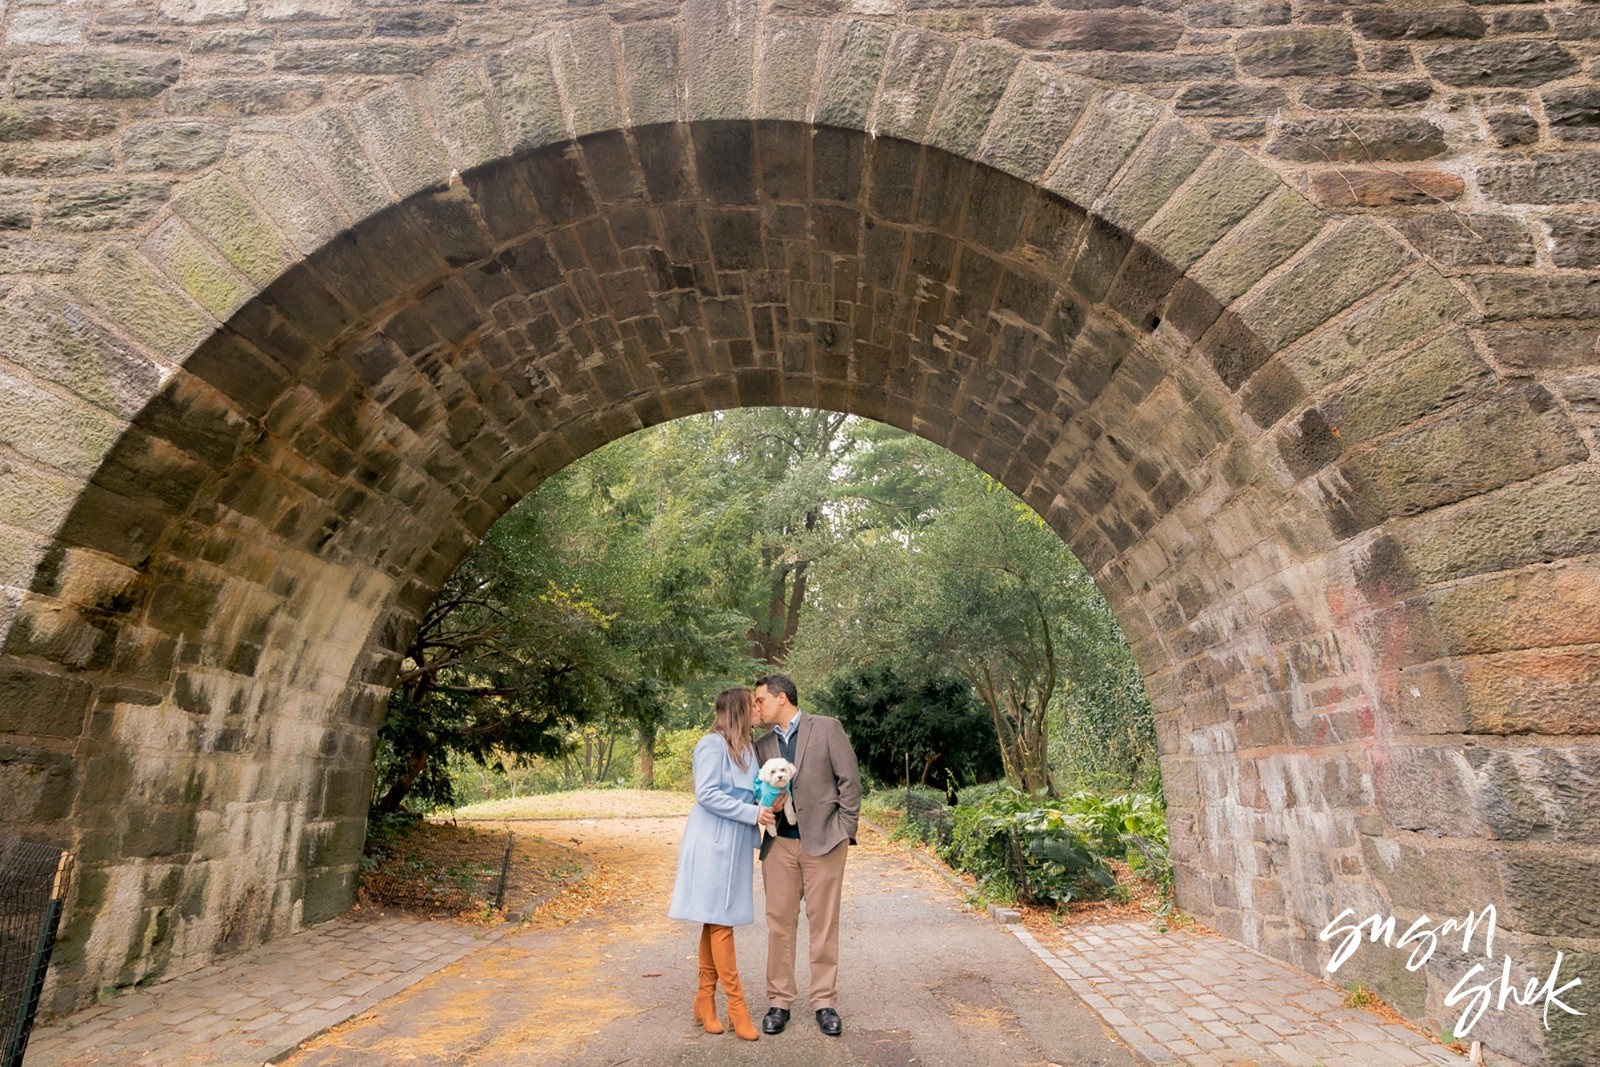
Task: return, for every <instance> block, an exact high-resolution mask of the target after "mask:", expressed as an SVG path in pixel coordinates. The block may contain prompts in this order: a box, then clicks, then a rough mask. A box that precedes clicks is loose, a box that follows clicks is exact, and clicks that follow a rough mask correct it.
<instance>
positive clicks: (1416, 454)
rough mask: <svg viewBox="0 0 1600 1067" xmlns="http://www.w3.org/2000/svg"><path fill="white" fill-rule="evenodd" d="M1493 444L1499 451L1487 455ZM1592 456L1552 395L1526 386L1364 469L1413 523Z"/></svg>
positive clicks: (1432, 427) (1391, 443)
mask: <svg viewBox="0 0 1600 1067" xmlns="http://www.w3.org/2000/svg"><path fill="white" fill-rule="evenodd" d="M1486 441H1492V442H1494V447H1493V448H1492V449H1491V448H1485V447H1484V444H1483V443H1484V442H1486ZM1585 455H1587V450H1586V449H1585V448H1584V446H1583V444H1582V439H1581V438H1580V437H1579V436H1578V434H1577V431H1576V429H1575V428H1574V427H1573V426H1572V423H1571V421H1570V420H1569V419H1568V418H1567V416H1566V415H1565V413H1563V412H1562V411H1561V409H1560V408H1558V407H1557V406H1556V404H1555V402H1554V399H1553V398H1552V397H1551V396H1550V394H1549V392H1548V391H1547V390H1546V389H1544V388H1543V387H1542V386H1538V385H1534V384H1526V385H1523V386H1520V387H1512V388H1508V389H1506V390H1504V391H1503V392H1502V393H1501V394H1499V395H1498V396H1495V397H1492V398H1490V399H1488V400H1485V401H1483V402H1482V403H1478V404H1474V405H1471V406H1469V407H1467V408H1465V409H1463V410H1461V411H1459V412H1457V413H1455V414H1452V415H1451V416H1449V417H1447V418H1443V419H1440V420H1439V421H1436V422H1433V423H1430V424H1429V425H1427V426H1425V427H1423V428H1420V429H1418V430H1415V431H1412V432H1410V433H1407V434H1403V435H1401V436H1399V437H1396V438H1391V439H1389V440H1387V441H1385V442H1384V443H1383V444H1381V445H1378V446H1375V447H1374V448H1373V449H1372V450H1371V451H1370V452H1366V453H1364V454H1363V455H1362V456H1361V459H1360V462H1361V464H1362V466H1363V467H1365V468H1366V469H1367V470H1368V472H1369V473H1370V474H1371V476H1372V479H1373V482H1374V483H1375V484H1376V485H1377V487H1378V491H1379V493H1380V495H1381V496H1382V497H1383V499H1384V500H1385V501H1386V502H1387V503H1388V505H1389V506H1390V508H1391V510H1392V511H1394V512H1395V513H1397V514H1402V515H1413V514H1417V513H1419V512H1422V511H1426V510H1429V509H1431V508H1435V507H1439V506H1441V505H1443V504H1449V503H1452V502H1454V501H1457V500H1463V499H1465V498H1467V497H1469V496H1475V495H1477V494H1479V493H1486V492H1489V491H1490V490H1493V489H1498V488H1499V487H1501V486H1502V485H1507V484H1509V483H1511V482H1516V481H1522V480H1524V479H1527V478H1531V477H1533V476H1534V475H1537V474H1540V473H1543V472H1544V471H1548V470H1553V469H1555V468H1556V467H1560V466H1563V465H1565V464H1567V463H1573V462H1577V461H1578V460H1579V459H1580V458H1582V457H1583V456H1585Z"/></svg>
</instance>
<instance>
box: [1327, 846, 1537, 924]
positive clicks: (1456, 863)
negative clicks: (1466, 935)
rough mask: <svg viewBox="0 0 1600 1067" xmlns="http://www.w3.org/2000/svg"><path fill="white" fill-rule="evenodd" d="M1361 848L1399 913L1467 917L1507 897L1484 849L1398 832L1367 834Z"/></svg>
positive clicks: (1375, 876)
mask: <svg viewBox="0 0 1600 1067" xmlns="http://www.w3.org/2000/svg"><path fill="white" fill-rule="evenodd" d="M1361 849H1362V854H1363V858H1364V859H1365V860H1366V866H1367V870H1368V871H1369V872H1371V874H1372V876H1373V878H1374V879H1375V880H1376V881H1377V882H1378V884H1379V885H1380V886H1382V887H1383V888H1384V889H1385V890H1386V891H1387V896H1388V898H1389V902H1390V904H1391V906H1393V907H1394V908H1395V909H1396V910H1404V911H1412V912H1426V913H1427V914H1429V915H1436V916H1439V917H1440V918H1441V919H1443V918H1446V917H1455V918H1465V917H1466V915H1467V913H1468V912H1473V913H1477V912H1481V911H1482V910H1483V908H1484V906H1485V905H1487V904H1498V903H1499V902H1501V901H1504V900H1505V899H1506V891H1505V886H1504V884H1503V883H1502V882H1501V880H1500V877H1499V872H1498V871H1497V870H1496V869H1495V864H1494V863H1493V862H1492V854H1491V853H1489V851H1488V850H1487V849H1486V848H1484V847H1483V846H1482V845H1479V844H1464V843H1458V842H1453V841H1452V842H1445V841H1439V840H1435V839H1432V838H1429V837H1427V836H1425V835H1421V834H1410V833H1398V834H1388V835H1385V836H1383V837H1369V836H1363V837H1362V839H1361ZM1330 918H1331V916H1330Z"/></svg>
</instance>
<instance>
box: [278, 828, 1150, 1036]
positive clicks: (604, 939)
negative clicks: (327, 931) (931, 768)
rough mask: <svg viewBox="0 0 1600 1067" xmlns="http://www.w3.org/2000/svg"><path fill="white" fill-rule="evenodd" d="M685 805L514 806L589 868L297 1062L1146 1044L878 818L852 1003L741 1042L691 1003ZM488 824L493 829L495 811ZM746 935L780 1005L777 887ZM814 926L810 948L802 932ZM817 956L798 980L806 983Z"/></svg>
mask: <svg viewBox="0 0 1600 1067" xmlns="http://www.w3.org/2000/svg"><path fill="white" fill-rule="evenodd" d="M682 824H683V820H682V818H681V816H677V815H673V816H663V817H654V818H612V819H570V820H562V821H552V820H540V821H537V822H509V823H506V824H504V825H506V826H508V827H509V828H510V829H511V830H512V831H513V832H516V833H530V834H533V833H536V834H537V835H538V836H540V837H541V838H544V839H545V840H547V841H550V842H556V843H559V844H562V845H570V846H571V847H572V848H574V849H576V850H577V851H578V852H581V853H582V854H583V855H584V856H585V857H587V858H588V860H589V861H590V862H591V864H592V869H591V871H590V874H589V876H588V877H586V878H583V879H582V880H580V881H578V882H576V883H575V884H573V885H572V886H571V887H569V888H568V889H566V890H565V891H563V892H560V893H559V894H558V895H556V896H555V897H554V898H553V899H551V900H550V901H549V902H547V903H546V904H545V905H544V906H542V907H540V908H539V909H537V910H536V911H535V912H534V914H533V916H532V919H531V921H530V922H528V923H526V924H525V925H523V926H522V927H521V928H520V929H519V930H518V931H517V932H515V933H512V934H510V935H508V936H507V937H505V938H503V939H502V940H501V941H500V942H498V944H496V945H495V946H493V947H490V948H486V949H484V950H483V951H481V952H478V953H476V954H475V955H473V956H471V957H468V958H467V959H465V960H463V961H461V962H459V963H457V964H454V965H452V966H451V967H448V968H446V969H445V970H443V971H441V972H439V973H438V974H436V975H434V976H433V977H431V978H429V979H427V980H425V981H423V982H422V983H419V984H418V985H417V986H415V987H413V988H412V989H410V990H408V991H406V992H405V993H403V994H401V995H399V996H397V997H395V998H393V999H391V1000H389V1001H386V1002H384V1003H383V1004H381V1005H379V1006H378V1007H377V1008H376V1009H374V1010H373V1011H371V1012H368V1013H367V1014H365V1015H363V1016H360V1017H358V1018H356V1019H353V1020H351V1021H350V1022H348V1023H346V1024H344V1025H342V1026H339V1027H337V1028H335V1029H333V1030H331V1031H329V1032H327V1033H325V1034H323V1035H321V1036H319V1037H317V1038H315V1039H313V1040H312V1041H310V1042H308V1043H307V1044H306V1045H304V1046H302V1048H301V1049H300V1050H299V1051H298V1052H296V1053H294V1054H293V1055H292V1056H290V1057H289V1058H288V1059H286V1060H284V1061H282V1062H285V1063H288V1064H292V1065H295V1067H312V1065H325V1064H326V1065H332V1064H338V1065H341V1067H342V1065H355V1067H369V1065H370V1067H376V1065H379V1064H383V1065H390V1064H394V1065H400V1064H428V1065H444V1064H450V1065H462V1067H469V1065H470V1067H488V1065H491V1064H492V1065H500V1064H508V1065H523V1064H527V1065H532V1064H582V1065H588V1064H597V1065H598V1064H623V1063H626V1064H640V1065H645V1064H698V1063H730V1064H747V1063H748V1064H757V1063H759V1064H777V1065H780V1067H781V1065H784V1064H796V1065H798V1064H815V1065H827V1064H840V1065H845V1064H849V1065H856V1064H862V1065H866V1064H871V1065H882V1067H898V1065H911V1064H961V1065H962V1067H985V1065H994V1067H1001V1065H1004V1067H1017V1065H1021V1064H1040V1065H1042V1064H1062V1065H1066V1064H1082V1065H1085V1067H1088V1065H1102V1064H1104V1065H1110V1064H1119V1065H1121V1064H1135V1063H1140V1062H1142V1061H1141V1060H1140V1059H1139V1058H1138V1057H1137V1056H1135V1055H1134V1054H1133V1053H1132V1052H1131V1051H1129V1050H1128V1049H1127V1048H1126V1047H1124V1046H1122V1045H1120V1044H1119V1043H1118V1042H1117V1041H1116V1039H1115V1037H1114V1036H1112V1035H1111V1034H1110V1032H1109V1031H1108V1030H1107V1029H1106V1028H1105V1027H1103V1026H1102V1024H1101V1023H1100V1021H1099V1020H1098V1018H1097V1017H1096V1016H1094V1015H1093V1013H1091V1012H1089V1011H1088V1009H1087V1008H1085V1007H1084V1006H1083V1005H1082V1003H1081V1002H1079V1001H1078V1000H1077V998H1076V997H1074V996H1073V995H1072V993H1071V992H1070V991H1069V990H1068V989H1067V988H1066V986H1065V985H1064V984H1063V983H1061V982H1060V980H1059V979H1057V978H1056V977H1055V975H1053V974H1052V973H1051V972H1050V971H1049V970H1048V969H1047V968H1046V967H1045V966H1044V965H1043V964H1042V963H1040V962H1039V961H1038V959H1037V958H1036V957H1034V956H1033V954H1032V953H1031V952H1029V951H1028V949H1027V948H1026V947H1025V946H1023V945H1022V944H1021V943H1020V942H1018V941H1017V940H1016V938H1014V937H1012V936H1011V935H1010V934H1009V933H1007V932H1006V931H1004V930H1003V929H1001V928H999V927H997V926H996V925H995V924H994V923H993V922H992V921H990V920H989V919H988V918H987V917H985V916H982V915H978V914H974V913H973V912H972V911H971V910H970V909H968V908H966V907H965V906H964V896H963V894H962V893H961V892H960V891H959V889H957V888H952V886H951V885H950V884H949V883H948V882H947V881H946V879H945V878H944V877H942V876H941V875H940V874H939V873H938V872H937V871H935V870H934V869H932V868H931V867H930V866H928V865H927V864H926V863H924V862H923V861H922V860H920V859H919V858H917V857H915V856H912V855H909V854H908V853H906V852H905V851H903V850H901V849H900V848H899V847H898V846H895V845H892V844H890V843H888V842H885V841H883V840H882V839H881V838H879V837H877V836H876V835H872V834H864V835H863V840H862V844H861V846H860V847H858V848H855V849H852V851H851V855H850V860H849V867H848V869H847V873H846V879H845V881H846V895H845V902H844V911H843V919H842V924H841V925H842V933H841V951H840V955H841V967H840V1001H839V1011H840V1014H841V1015H842V1016H843V1017H844V1020H845V1034H844V1036H843V1037H841V1038H828V1037H825V1036H823V1035H822V1034H821V1033H820V1031H819V1030H818V1029H817V1026H816V1024H815V1022H814V1020H813V1019H812V1018H811V1011H810V1009H809V1006H808V1005H807V1004H806V1003H805V1002H804V999H803V993H802V1000H801V1001H799V1002H797V1003H796V1004H795V1005H794V1009H795V1013H794V1020H793V1022H792V1023H791V1025H790V1027H789V1029H788V1030H787V1031H785V1032H784V1033H783V1034H781V1035H778V1036H776V1037H768V1038H763V1039H762V1040H760V1041H757V1042H743V1041H740V1040H738V1039H737V1038H735V1037H734V1036H733V1035H732V1034H731V1033H730V1034H723V1035H717V1036H713V1035H707V1034H705V1033H703V1032H702V1031H700V1030H699V1029H698V1028H697V1027H695V1026H694V1025H693V1024H692V1023H691V1021H690V1005H691V1002H692V1000H693V996H694V985H695V971H696V958H695V944H696V940H697V937H698V934H699V929H698V927H695V926H692V925H691V924H687V923H679V922H675V921H673V920H671V919H668V918H667V917H666V914H665V911H666V902H667V900H668V898H669V897H670V895H671V886H672V878H673V875H674V872H675V870H676V856H677V845H678V837H679V834H680V832H681V829H682ZM480 825H485V827H486V828H487V824H480ZM756 884H757V900H756V915H757V917H758V918H757V922H756V923H755V924H754V925H752V926H747V927H741V928H739V930H738V931H737V935H736V942H737V946H738V954H739V960H740V970H741V974H742V976H743V978H744V981H745V984H746V988H747V990H748V993H749V997H750V1005H751V1011H752V1014H753V1015H755V1016H757V1017H759V1016H760V1015H761V1014H762V1012H764V1011H765V1009H766V1006H767V1004H766V998H765V995H764V992H763V991H764V988H765V979H764V966H765V962H764V961H765V958H766V939H765V929H764V923H763V921H762V920H761V918H760V917H761V915H762V914H763V908H764V902H763V899H762V894H761V891H760V878H759V872H758V877H757V880H756ZM801 927H802V928H801V932H800V945H801V955H802V957H803V956H804V946H805V944H806V943H807V935H806V931H805V924H804V922H803V921H802V924H801ZM807 970H808V969H807V967H806V964H805V962H804V960H803V959H802V960H801V962H800V964H799V967H798V975H797V978H798V982H799V987H800V989H801V990H802V991H804V990H805V988H806V975H807Z"/></svg>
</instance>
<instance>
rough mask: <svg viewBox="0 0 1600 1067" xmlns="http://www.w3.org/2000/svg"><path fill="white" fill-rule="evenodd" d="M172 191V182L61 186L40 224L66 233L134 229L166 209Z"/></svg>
mask: <svg viewBox="0 0 1600 1067" xmlns="http://www.w3.org/2000/svg"><path fill="white" fill-rule="evenodd" d="M171 191H172V186H171V184H170V183H169V182H165V181H151V180H135V179H124V180H122V181H116V182H110V181H102V182H76V183H72V184H66V185H57V186H55V187H54V188H52V189H51V191H50V195H49V197H48V198H47V199H46V200H45V206H44V213H43V215H42V216H41V217H40V223H41V225H43V226H44V227H46V228H48V229H51V230H56V231H58V232H64V233H90V232H97V231H102V230H122V229H130V228H132V227H134V226H137V225H139V224H140V223H142V222H144V221H145V220H147V219H149V218H150V217H151V216H152V215H154V214H155V213H156V212H158V211H160V210H161V209H162V208H163V207H165V206H166V203H167V197H168V196H169V195H170V194H171Z"/></svg>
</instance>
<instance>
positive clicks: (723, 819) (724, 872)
mask: <svg viewBox="0 0 1600 1067" xmlns="http://www.w3.org/2000/svg"><path fill="white" fill-rule="evenodd" d="M754 710H755V700H754V697H753V695H752V694H751V692H750V690H748V689H746V688H744V687H743V686H734V687H733V688H732V689H724V690H723V691H722V693H721V694H720V695H719V696H718V697H717V718H716V724H715V725H714V726H712V728H711V732H710V733H708V734H706V735H705V736H704V737H702V738H701V739H700V741H699V743H698V744H696V745H695V746H694V801H695V803H694V808H693V809H692V810H691V811H690V812H689V823H688V825H687V826H685V827H684V830H683V844H682V845H681V846H679V849H678V879H677V882H676V883H674V885H673V887H672V905H671V906H670V907H669V908H668V909H667V914H668V915H670V916H671V917H672V918H674V919H688V920H690V921H691V922H697V923H700V924H701V926H700V990H699V992H698V993H696V994H695V998H694V1021H695V1022H696V1023H699V1024H700V1025H701V1026H704V1027H705V1028H706V1032H707V1033H710V1034H720V1033H722V1023H721V1022H719V1021H718V1020H717V1000H716V994H717V982H719V981H720V982H721V983H722V990H723V992H724V993H726V994H727V997H728V1021H729V1022H730V1023H731V1024H732V1025H733V1032H734V1033H736V1034H738V1035H739V1036H740V1037H742V1038H744V1039H745V1040H746V1041H754V1040H756V1038H757V1037H758V1036H759V1035H758V1034H757V1033H756V1027H755V1024H754V1023H753V1022H751V1021H750V1009H749V1008H748V1007H746V1006H745V1001H744V987H743V986H742V985H741V984H740V983H739V969H738V967H737V965H736V964H735V962H734V955H733V928H734V927H735V926H743V925H745V924H747V923H752V922H754V921H755V918H756V914H755V913H756V908H755V890H754V885H755V856H754V852H755V849H756V847H757V846H758V845H759V844H760V843H761V834H760V831H759V830H757V829H756V824H757V820H758V818H759V815H760V809H759V808H757V807H756V803H755V795H756V794H755V778H756V752H755V746H754V745H753V744H751V742H750V723H751V718H752V716H753V715H754Z"/></svg>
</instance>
